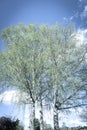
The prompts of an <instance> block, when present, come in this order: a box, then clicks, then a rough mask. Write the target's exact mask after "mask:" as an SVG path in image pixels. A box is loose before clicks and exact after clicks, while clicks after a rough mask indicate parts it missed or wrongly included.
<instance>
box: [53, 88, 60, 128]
mask: <svg viewBox="0 0 87 130" xmlns="http://www.w3.org/2000/svg"><path fill="white" fill-rule="evenodd" d="M59 105H60V104H59V102H58V91H57V89H56V88H55V90H54V110H53V112H54V113H53V114H54V115H53V120H54V130H59V111H58V107H59Z"/></svg>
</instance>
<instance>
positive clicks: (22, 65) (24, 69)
mask: <svg viewBox="0 0 87 130" xmlns="http://www.w3.org/2000/svg"><path fill="white" fill-rule="evenodd" d="M73 33H74V32H73V31H72V28H71V26H68V27H62V26H60V25H54V26H51V27H50V26H46V25H43V26H42V25H41V26H38V25H27V26H24V25H22V24H20V25H18V26H12V27H10V28H7V29H5V30H4V31H3V32H2V38H3V39H4V41H5V42H6V43H7V48H6V50H5V51H4V52H1V53H0V57H1V61H0V67H1V70H0V77H1V81H2V83H4V81H5V82H6V84H7V85H8V86H15V87H16V88H18V89H20V90H21V91H22V92H25V93H26V96H25V101H26V102H27V103H30V102H31V103H32V116H31V117H32V119H31V130H34V120H35V103H36V101H39V103H40V107H41V110H40V115H41V116H40V117H41V121H40V128H41V130H43V110H42V106H43V104H42V100H43V99H44V98H45V99H46V97H49V96H50V95H52V97H53V100H52V102H53V106H54V107H53V109H54V130H58V129H59V111H60V110H65V109H69V108H73V107H77V106H80V105H82V103H81V98H79V93H80V90H82V89H83V87H85V86H86V82H83V79H82V77H81V75H80V70H81V69H82V66H83V64H84V62H85V61H86V60H85V54H86V49H85V47H84V46H83V45H81V46H78V47H77V46H76V40H75V38H74V37H73ZM49 92H50V93H49ZM83 105H85V104H83Z"/></svg>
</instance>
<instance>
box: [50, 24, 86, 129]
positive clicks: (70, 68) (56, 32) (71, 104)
mask: <svg viewBox="0 0 87 130" xmlns="http://www.w3.org/2000/svg"><path fill="white" fill-rule="evenodd" d="M72 34H73V32H72V30H71V28H70V27H67V28H60V27H59V26H55V27H52V28H50V33H49V53H48V66H49V67H48V68H49V69H48V71H49V72H48V73H50V75H51V77H52V78H51V79H52V81H51V82H52V86H53V105H54V106H53V109H54V115H53V117H54V130H58V129H59V112H60V110H66V109H69V108H75V107H78V106H81V105H87V103H83V102H82V101H81V99H82V97H81V94H79V93H80V91H81V90H82V89H83V88H84V87H87V84H86V82H83V80H82V78H81V77H80V69H81V66H82V64H84V63H83V62H84V61H85V54H86V50H85V48H84V47H83V45H82V46H79V47H77V45H76V40H75V39H74V37H72ZM79 95H80V98H79Z"/></svg>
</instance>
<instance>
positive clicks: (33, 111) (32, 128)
mask: <svg viewBox="0 0 87 130" xmlns="http://www.w3.org/2000/svg"><path fill="white" fill-rule="evenodd" d="M34 122H35V103H33V104H32V113H31V117H30V127H29V130H35V125H34Z"/></svg>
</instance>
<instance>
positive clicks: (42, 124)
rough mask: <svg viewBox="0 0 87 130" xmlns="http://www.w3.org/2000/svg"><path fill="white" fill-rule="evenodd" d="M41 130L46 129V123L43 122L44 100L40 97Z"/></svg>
mask: <svg viewBox="0 0 87 130" xmlns="http://www.w3.org/2000/svg"><path fill="white" fill-rule="evenodd" d="M40 130H44V123H43V105H42V100H41V98H40Z"/></svg>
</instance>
